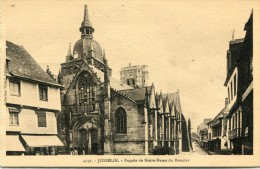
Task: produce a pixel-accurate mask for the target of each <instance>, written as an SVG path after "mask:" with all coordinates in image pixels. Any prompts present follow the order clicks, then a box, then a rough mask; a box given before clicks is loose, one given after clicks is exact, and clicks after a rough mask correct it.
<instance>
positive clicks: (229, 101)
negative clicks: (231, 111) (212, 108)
mask: <svg viewBox="0 0 260 169" xmlns="http://www.w3.org/2000/svg"><path fill="white" fill-rule="evenodd" d="M228 102H229V103H230V92H229V87H228Z"/></svg>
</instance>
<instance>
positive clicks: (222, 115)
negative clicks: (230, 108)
mask: <svg viewBox="0 0 260 169" xmlns="http://www.w3.org/2000/svg"><path fill="white" fill-rule="evenodd" d="M225 110H226V107H224V108H223V109H222V110H221V111H220V112H219V113H218V114H217V115H216V116H215V117H214V119H213V120H211V121H209V122H208V123H211V125H212V126H214V125H217V124H219V123H220V121H219V118H221V117H222V118H224V117H226V116H227V114H228V113H225Z"/></svg>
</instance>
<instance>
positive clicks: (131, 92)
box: [120, 86, 152, 101]
mask: <svg viewBox="0 0 260 169" xmlns="http://www.w3.org/2000/svg"><path fill="white" fill-rule="evenodd" d="M147 89H148V93H149V94H150V92H151V89H152V86H147ZM120 92H121V93H123V94H125V95H127V96H129V97H130V98H132V99H133V100H135V101H143V100H145V92H146V87H143V88H137V89H128V90H120Z"/></svg>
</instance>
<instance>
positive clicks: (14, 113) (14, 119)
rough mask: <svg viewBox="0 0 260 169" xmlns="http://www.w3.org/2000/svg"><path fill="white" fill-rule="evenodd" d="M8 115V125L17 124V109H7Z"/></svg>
mask: <svg viewBox="0 0 260 169" xmlns="http://www.w3.org/2000/svg"><path fill="white" fill-rule="evenodd" d="M9 115H10V116H9V124H10V126H19V110H18V109H9Z"/></svg>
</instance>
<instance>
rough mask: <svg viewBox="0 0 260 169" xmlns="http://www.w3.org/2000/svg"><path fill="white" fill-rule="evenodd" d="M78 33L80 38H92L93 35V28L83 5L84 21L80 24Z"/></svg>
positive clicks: (86, 9) (86, 7)
mask: <svg viewBox="0 0 260 169" xmlns="http://www.w3.org/2000/svg"><path fill="white" fill-rule="evenodd" d="M79 31H80V32H81V38H93V36H92V34H93V33H94V31H95V29H94V28H93V26H92V23H91V22H90V20H89V16H88V6H87V5H85V10H84V19H83V21H82V23H81V27H80V28H79Z"/></svg>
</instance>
